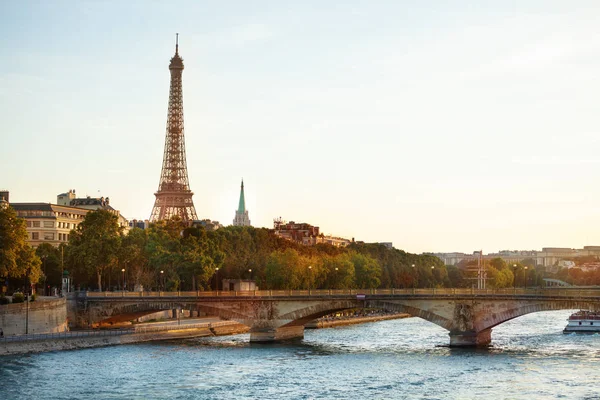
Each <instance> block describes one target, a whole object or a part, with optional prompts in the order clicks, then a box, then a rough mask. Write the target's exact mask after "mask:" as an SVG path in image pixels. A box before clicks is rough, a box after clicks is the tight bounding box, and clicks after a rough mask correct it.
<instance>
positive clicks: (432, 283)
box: [431, 265, 435, 289]
mask: <svg viewBox="0 0 600 400" xmlns="http://www.w3.org/2000/svg"><path fill="white" fill-rule="evenodd" d="M434 270H435V266H433V265H432V266H431V288H432V289H435V276H433V271H434Z"/></svg>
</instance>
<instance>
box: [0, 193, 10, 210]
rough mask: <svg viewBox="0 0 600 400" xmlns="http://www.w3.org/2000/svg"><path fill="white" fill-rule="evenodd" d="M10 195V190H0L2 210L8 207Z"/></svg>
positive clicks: (0, 207) (0, 206)
mask: <svg viewBox="0 0 600 400" xmlns="http://www.w3.org/2000/svg"><path fill="white" fill-rule="evenodd" d="M8 200H9V193H8V190H0V209H3V208H5V207H8Z"/></svg>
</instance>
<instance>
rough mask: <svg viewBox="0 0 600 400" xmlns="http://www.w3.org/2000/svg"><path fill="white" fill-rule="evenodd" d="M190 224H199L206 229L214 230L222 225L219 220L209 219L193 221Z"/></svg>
mask: <svg viewBox="0 0 600 400" xmlns="http://www.w3.org/2000/svg"><path fill="white" fill-rule="evenodd" d="M192 226H201V227H203V228H204V229H206V230H207V231H216V230H217V229H219V228H222V227H223V225H221V224H220V223H219V221H211V220H210V219H202V220H199V221H194V222H193V223H192Z"/></svg>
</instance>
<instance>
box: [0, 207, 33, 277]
mask: <svg viewBox="0 0 600 400" xmlns="http://www.w3.org/2000/svg"><path fill="white" fill-rule="evenodd" d="M40 264H41V261H40V259H39V257H38V256H36V254H35V252H34V250H33V248H32V247H31V246H29V244H28V243H27V229H26V227H25V221H24V220H22V219H20V218H18V217H17V214H16V212H15V210H13V209H12V207H5V208H2V207H0V277H5V278H8V279H11V278H12V279H14V278H21V277H25V279H26V281H27V283H26V286H28V285H29V283H37V282H38V280H39V278H40V275H41V270H40Z"/></svg>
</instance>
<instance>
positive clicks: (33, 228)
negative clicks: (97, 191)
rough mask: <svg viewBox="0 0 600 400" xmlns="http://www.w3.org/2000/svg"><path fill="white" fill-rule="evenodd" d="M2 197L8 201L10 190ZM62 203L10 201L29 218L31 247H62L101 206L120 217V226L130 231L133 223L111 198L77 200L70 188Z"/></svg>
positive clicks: (19, 214) (15, 208)
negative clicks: (116, 208)
mask: <svg viewBox="0 0 600 400" xmlns="http://www.w3.org/2000/svg"><path fill="white" fill-rule="evenodd" d="M0 197H2V198H6V199H7V200H8V198H9V193H8V191H4V192H0ZM77 200H79V201H77ZM0 202H1V201H0ZM59 202H60V203H61V204H51V203H9V204H10V206H11V207H12V208H13V209H14V210H15V212H16V213H17V217H19V218H22V219H24V220H25V224H26V227H27V236H28V243H29V244H30V245H31V246H33V247H37V246H39V245H40V244H42V243H50V244H51V245H53V246H55V247H58V246H59V245H60V244H61V243H66V242H68V241H69V236H70V233H71V230H73V229H76V228H77V226H78V225H79V224H80V223H81V221H83V219H84V218H85V216H86V214H87V213H88V212H89V211H92V210H97V209H103V210H107V211H110V212H111V213H112V214H114V215H116V216H117V218H118V223H119V226H121V227H123V228H124V229H125V231H126V232H127V231H128V230H129V222H128V221H127V219H125V218H124V217H123V216H122V215H121V214H120V213H119V211H118V210H115V209H114V208H112V207H110V205H109V199H108V198H106V199H104V198H100V199H92V198H90V197H87V198H85V199H77V198H75V190H69V192H67V193H61V194H59V195H58V196H57V203H59Z"/></svg>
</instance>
